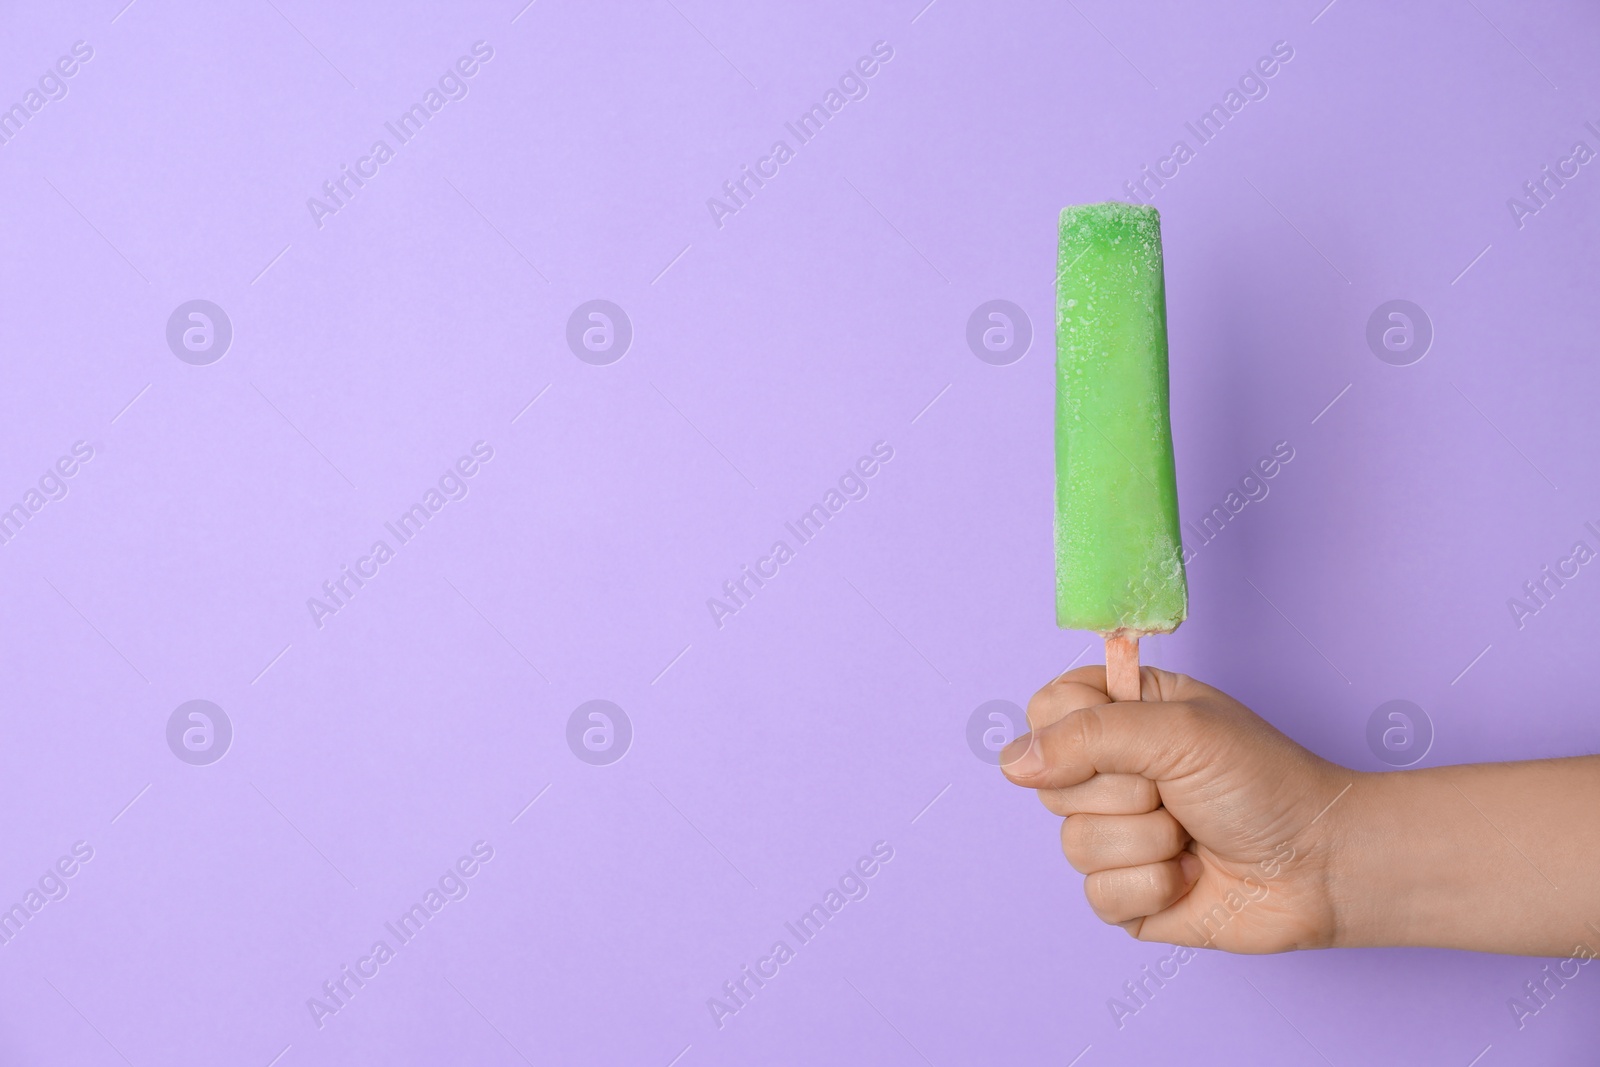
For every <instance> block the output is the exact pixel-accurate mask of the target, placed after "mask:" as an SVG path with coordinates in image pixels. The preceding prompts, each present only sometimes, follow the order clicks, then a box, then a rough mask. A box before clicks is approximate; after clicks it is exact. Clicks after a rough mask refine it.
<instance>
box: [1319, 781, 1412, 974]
mask: <svg viewBox="0 0 1600 1067" xmlns="http://www.w3.org/2000/svg"><path fill="white" fill-rule="evenodd" d="M1350 773H1351V774H1352V776H1353V780H1352V781H1351V783H1350V789H1349V791H1348V793H1346V794H1345V796H1344V797H1343V798H1342V799H1341V800H1340V801H1339V802H1338V803H1337V804H1336V805H1335V806H1334V807H1332V808H1331V809H1329V811H1328V812H1327V814H1326V816H1325V820H1326V821H1329V822H1330V823H1331V825H1330V827H1329V832H1328V834H1327V848H1328V856H1327V861H1326V868H1325V870H1326V878H1327V889H1328V905H1329V914H1330V915H1331V916H1332V924H1333V929H1332V930H1331V931H1330V932H1329V939H1328V944H1329V947H1332V948H1355V947H1359V946H1370V945H1395V944H1408V943H1411V942H1409V941H1407V940H1406V939H1405V934H1406V933H1407V931H1412V932H1414V931H1415V925H1414V923H1415V919H1416V916H1415V915H1413V914H1412V913H1411V912H1412V905H1413V901H1414V900H1415V899H1416V892H1417V890H1418V889H1420V888H1423V887H1419V886H1413V885H1412V884H1410V883H1411V880H1412V878H1413V877H1414V876H1415V874H1416V872H1417V870H1418V864H1417V859H1418V857H1417V855H1416V854H1415V852H1414V850H1412V849H1411V848H1410V847H1409V846H1408V845H1407V844H1406V842H1405V840H1404V838H1403V837H1402V836H1401V834H1400V833H1399V830H1400V827H1399V826H1398V825H1396V823H1395V821H1394V819H1393V813H1395V812H1397V811H1404V810H1406V806H1407V804H1408V803H1411V802H1413V801H1414V799H1415V798H1412V797H1408V795H1407V794H1408V793H1410V792H1411V784H1412V781H1411V779H1410V776H1408V775H1406V774H1404V773H1401V772H1379V773H1367V772H1359V771H1353V772H1350Z"/></svg>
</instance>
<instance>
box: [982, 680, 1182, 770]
mask: <svg viewBox="0 0 1600 1067" xmlns="http://www.w3.org/2000/svg"><path fill="white" fill-rule="evenodd" d="M1148 682H1149V680H1147V682H1146V684H1147V686H1148ZM1198 718H1199V717H1198V715H1197V714H1196V712H1195V710H1194V709H1193V708H1192V707H1191V706H1190V705H1188V704H1185V703H1179V702H1170V701H1141V702H1137V703H1134V702H1127V703H1120V704H1101V705H1099V706H1097V707H1091V708H1080V709H1078V710H1076V711H1072V712H1069V713H1068V714H1066V715H1065V716H1063V717H1062V718H1060V719H1059V720H1057V721H1056V722H1053V723H1051V724H1050V725H1048V726H1045V727H1043V728H1042V729H1038V730H1034V731H1033V732H1032V733H1028V734H1025V735H1023V736H1022V737H1019V738H1017V739H1016V740H1015V741H1013V742H1011V744H1009V745H1007V746H1006V747H1005V748H1004V749H1003V750H1002V751H1001V753H1000V769H1001V770H1002V771H1004V772H1005V775H1006V777H1007V778H1009V779H1011V780H1012V781H1013V782H1015V783H1016V784H1018V785H1022V786H1027V787H1028V788H1030V789H1063V788H1065V787H1067V786H1072V785H1077V784H1078V783H1080V782H1084V781H1087V780H1088V779H1090V778H1092V777H1093V776H1094V775H1096V774H1106V773H1111V774H1137V775H1141V776H1143V777H1145V778H1150V779H1153V780H1156V781H1161V780H1163V779H1167V778H1170V777H1172V776H1173V770H1174V768H1175V767H1176V766H1177V764H1178V761H1179V760H1180V759H1181V758H1182V757H1183V756H1184V754H1185V753H1186V752H1188V751H1190V750H1192V749H1193V748H1194V747H1195V746H1194V742H1195V741H1196V740H1197V739H1198V736H1199V722H1198Z"/></svg>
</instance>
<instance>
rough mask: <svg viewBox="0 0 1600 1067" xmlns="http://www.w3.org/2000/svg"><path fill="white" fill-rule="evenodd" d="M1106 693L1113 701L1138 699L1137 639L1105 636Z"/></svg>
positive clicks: (1112, 635)
mask: <svg viewBox="0 0 1600 1067" xmlns="http://www.w3.org/2000/svg"><path fill="white" fill-rule="evenodd" d="M1106 695H1107V696H1109V697H1111V699H1112V700H1114V701H1123V700H1138V699H1139V639H1138V638H1137V637H1124V636H1122V635H1121V634H1110V635H1108V636H1107V637H1106Z"/></svg>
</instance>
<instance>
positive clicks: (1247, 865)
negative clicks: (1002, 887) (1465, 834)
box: [1001, 666, 1365, 952]
mask: <svg viewBox="0 0 1600 1067" xmlns="http://www.w3.org/2000/svg"><path fill="white" fill-rule="evenodd" d="M1140 674H1141V681H1142V685H1143V696H1144V700H1143V701H1142V702H1140V703H1119V704H1113V703H1111V701H1110V698H1109V697H1107V695H1106V691H1105V685H1106V681H1105V668H1104V667H1099V666H1095V667H1081V668H1079V669H1077V670H1075V671H1072V672H1070V673H1068V674H1066V675H1063V676H1062V677H1060V678H1057V679H1056V680H1055V681H1053V682H1051V683H1050V684H1049V685H1047V686H1045V687H1044V688H1043V689H1041V690H1039V692H1038V693H1036V694H1035V695H1034V697H1033V699H1032V700H1030V701H1029V702H1028V723H1029V726H1030V728H1031V731H1032V732H1031V733H1029V734H1028V735H1026V736H1024V737H1019V738H1017V739H1016V740H1015V741H1013V742H1012V743H1011V744H1010V745H1008V746H1007V747H1006V749H1005V751H1004V752H1002V753H1001V767H1002V769H1003V770H1004V772H1005V774H1006V777H1008V778H1010V779H1011V780H1012V781H1013V782H1015V783H1017V784H1018V785H1022V786H1027V787H1030V788H1033V789H1037V790H1038V792H1039V798H1040V800H1042V801H1043V802H1044V805H1045V807H1047V808H1049V809H1050V810H1051V811H1052V812H1054V813H1055V814H1057V815H1062V816H1065V817H1066V819H1065V821H1064V822H1063V824H1062V827H1061V844H1062V849H1063V851H1064V852H1065V853H1066V855H1067V860H1068V862H1070V863H1071V864H1072V865H1073V867H1075V868H1077V870H1079V871H1081V872H1082V873H1084V874H1085V875H1086V876H1087V877H1086V878H1085V879H1084V893H1085V895H1086V896H1087V897H1088V898H1089V904H1090V906H1091V907H1092V908H1093V909H1094V911H1095V914H1096V915H1098V916H1099V917H1100V918H1101V919H1102V920H1103V921H1105V922H1107V923H1115V924H1117V925H1119V926H1121V927H1122V928H1123V929H1125V930H1127V931H1128V932H1129V933H1130V934H1132V935H1133V936H1134V937H1136V938H1138V939H1139V940H1141V941H1158V942H1163V943H1166V944H1173V945H1188V946H1191V947H1211V948H1221V949H1227V950H1229V951H1232V952H1282V951H1285V950H1288V949H1294V948H1313V947H1323V946H1327V945H1330V944H1332V943H1334V941H1335V939H1336V938H1337V936H1338V933H1339V931H1338V929H1337V927H1338V919H1337V912H1336V907H1335V904H1336V901H1335V892H1334V890H1333V886H1332V883H1333V881H1334V878H1333V871H1334V867H1333V861H1334V858H1335V854H1336V852H1337V851H1338V846H1339V843H1340V832H1341V826H1342V824H1341V820H1340V815H1341V813H1340V808H1339V804H1340V801H1341V800H1347V799H1348V798H1346V797H1345V795H1344V794H1345V791H1346V790H1348V789H1349V788H1350V786H1351V785H1352V784H1353V783H1354V782H1355V781H1356V780H1357V779H1358V778H1361V777H1365V776H1363V775H1358V774H1357V773H1356V772H1353V771H1349V770H1346V769H1345V768H1343V767H1340V766H1338V765H1337V764H1334V763H1330V762H1328V761H1327V760H1324V759H1322V758H1321V757H1319V756H1316V755H1314V754H1312V753H1311V752H1309V751H1307V750H1306V749H1304V748H1302V747H1300V746H1299V745H1297V744H1295V743H1294V742H1293V741H1291V740H1289V738H1287V737H1285V736H1284V735H1283V734H1282V733H1279V732H1278V731H1277V730H1276V729H1274V728H1273V727H1272V726H1271V725H1269V724H1268V723H1267V722H1266V721H1264V720H1263V719H1261V718H1260V717H1259V716H1258V715H1256V714H1255V713H1254V712H1252V711H1251V710H1250V709H1249V708H1247V707H1245V706H1244V705H1243V704H1240V703H1239V702H1238V701H1236V700H1234V699H1233V698H1232V697H1230V696H1228V695H1227V694H1226V693H1223V692H1220V691H1218V690H1216V689H1213V688H1211V687H1210V686H1208V685H1205V684H1203V683H1201V682H1197V681H1195V680H1194V679H1192V678H1189V677H1186V676H1185V675H1181V674H1171V673H1168V672H1166V671H1159V670H1153V669H1151V668H1145V669H1144V670H1142V671H1141V672H1140Z"/></svg>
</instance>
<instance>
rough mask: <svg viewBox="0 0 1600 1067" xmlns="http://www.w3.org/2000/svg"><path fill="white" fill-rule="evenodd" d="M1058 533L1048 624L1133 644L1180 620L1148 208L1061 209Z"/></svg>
mask: <svg viewBox="0 0 1600 1067" xmlns="http://www.w3.org/2000/svg"><path fill="white" fill-rule="evenodd" d="M1055 533H1056V623H1057V625H1059V626H1061V627H1063V628H1065V629H1072V630H1095V631H1098V632H1099V633H1101V634H1104V635H1106V636H1107V637H1108V638H1115V639H1118V640H1119V641H1120V640H1122V639H1132V640H1131V641H1129V642H1127V643H1128V644H1131V645H1132V647H1133V649H1134V653H1133V654H1134V656H1135V657H1137V645H1136V644H1133V642H1136V641H1137V639H1138V638H1139V637H1140V636H1142V635H1145V634H1156V633H1168V632H1170V631H1172V630H1175V629H1177V627H1178V624H1179V623H1181V622H1182V621H1183V620H1184V617H1185V616H1186V615H1187V614H1188V610H1189V592H1188V585H1187V583H1186V581H1185V578H1184V570H1183V542H1182V540H1181V537H1180V535H1179V532H1178V486H1177V479H1176V477H1175V475H1174V472H1173V463H1172V425H1171V422H1170V420H1169V417H1168V413H1167V304H1166V286H1165V284H1164V282H1163V280H1162V270H1161V217H1160V216H1159V215H1158V214H1157V213H1156V210H1155V208H1153V207H1147V206H1143V205H1135V204H1126V203H1117V202H1113V203H1106V204H1085V205H1082V206H1078V207H1069V208H1066V209H1064V210H1063V211H1062V212H1061V240H1060V256H1059V259H1058V260H1057V263H1056V530H1055ZM1107 647H1108V652H1107V655H1108V658H1107V663H1108V665H1112V659H1111V645H1110V643H1109V642H1108V646H1107ZM1137 662H1138V661H1137V658H1135V659H1134V661H1133V663H1134V667H1135V674H1134V688H1133V695H1132V697H1131V699H1134V700H1137V699H1139V697H1138V684H1137ZM1113 697H1114V698H1115V699H1128V698H1123V697H1116V694H1113Z"/></svg>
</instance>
